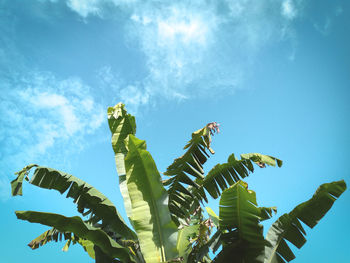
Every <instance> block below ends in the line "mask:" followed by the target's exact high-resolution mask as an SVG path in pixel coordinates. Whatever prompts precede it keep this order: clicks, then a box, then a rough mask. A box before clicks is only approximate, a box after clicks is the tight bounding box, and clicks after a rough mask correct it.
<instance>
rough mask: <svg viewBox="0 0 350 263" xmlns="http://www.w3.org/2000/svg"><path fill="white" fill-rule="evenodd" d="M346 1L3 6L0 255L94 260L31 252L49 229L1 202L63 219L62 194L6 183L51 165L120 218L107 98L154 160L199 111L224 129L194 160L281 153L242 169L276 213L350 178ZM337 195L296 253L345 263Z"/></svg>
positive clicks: (79, 253)
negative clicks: (133, 124) (274, 162)
mask: <svg viewBox="0 0 350 263" xmlns="http://www.w3.org/2000/svg"><path fill="white" fill-rule="evenodd" d="M349 12H350V4H349V2H348V1H339V0H334V1H322V2H321V1H316V0H283V1H277V0H266V1H252V0H236V1H229V0H220V1H197V0H192V1H183V0H181V1H176V2H174V1H152V0H150V1H139V0H130V1H126V0H119V1H117V0H90V1H83V0H62V1H60V0H31V1H29V0H28V1H19V0H3V1H1V2H0V90H1V92H0V98H1V104H0V125H1V129H0V149H1V150H0V156H1V158H0V167H1V169H0V206H1V208H2V224H1V225H0V230H1V233H2V235H1V241H2V246H1V247H2V249H1V257H2V259H3V260H2V261H4V262H8V263H17V262H23V261H26V262H29V263H31V262H33V263H34V262H43V261H45V260H50V261H51V262H53V263H54V262H63V261H65V262H73V261H75V260H80V261H85V262H92V261H91V260H90V259H89V257H88V256H87V254H85V253H84V252H83V250H82V249H81V248H80V247H78V246H76V247H72V248H71V249H70V251H69V252H66V253H65V252H61V247H62V246H63V243H62V244H49V245H46V246H44V247H42V248H40V249H38V250H36V251H31V250H30V249H29V248H28V247H27V246H26V244H27V243H28V242H29V241H30V240H31V239H32V238H34V237H36V236H38V235H39V234H40V233H42V232H43V231H45V230H46V227H44V226H41V225H35V224H29V223H26V222H21V221H18V220H16V219H15V215H14V211H15V210H38V211H47V212H58V213H62V214H64V215H67V216H72V215H76V209H75V205H74V204H72V203H71V201H70V200H67V199H65V198H64V197H62V196H60V195H59V194H58V193H55V192H50V191H45V190H42V189H37V188H34V187H33V186H30V185H25V186H24V196H23V197H16V198H11V197H10V188H9V184H10V181H11V180H12V179H13V178H14V175H13V173H14V172H15V171H18V170H20V169H21V168H22V167H23V166H25V165H26V164H29V163H38V164H40V165H43V166H49V167H53V168H56V169H59V170H62V171H66V172H69V173H72V174H74V175H75V176H78V177H80V178H81V179H83V180H85V181H87V182H89V183H90V184H92V185H94V186H95V187H97V188H98V189H99V190H101V191H102V192H103V193H105V194H106V195H107V196H108V197H109V198H110V199H111V200H113V201H114V202H115V204H116V205H117V206H118V207H119V208H120V209H119V210H120V212H121V213H122V214H123V215H125V212H124V210H123V208H122V201H121V197H120V193H119V190H118V185H117V175H116V171H115V165H114V157H113V151H112V148H111V146H110V133H109V129H108V125H107V121H106V108H107V106H112V105H115V104H116V103H118V102H120V101H123V102H124V103H125V104H126V107H127V109H129V111H130V112H132V113H133V114H135V115H136V117H137V125H138V133H137V135H138V137H139V138H141V139H145V140H146V141H147V144H148V149H149V150H150V152H151V153H152V155H153V157H154V159H155V161H156V163H157V164H158V168H159V170H160V171H164V170H165V169H166V167H167V166H168V165H169V164H170V163H171V162H172V160H173V159H174V158H176V157H178V156H179V155H181V154H182V147H183V146H184V145H185V143H186V141H187V140H188V139H189V138H190V134H191V132H193V131H194V130H197V129H199V128H201V127H203V126H204V125H205V124H206V123H208V122H211V121H217V122H219V123H220V124H221V133H220V134H219V135H217V136H215V138H214V141H213V148H214V149H215V151H216V154H215V155H214V156H213V158H211V159H210V161H209V162H208V165H207V166H206V167H207V171H208V170H209V169H210V168H211V167H212V166H213V165H215V164H216V163H223V162H225V161H226V160H227V157H228V155H229V154H231V153H235V154H236V155H238V154H241V153H248V152H260V153H265V154H270V155H274V156H276V157H279V158H281V159H283V160H284V166H283V167H282V168H280V169H277V168H269V169H261V170H258V171H257V172H256V173H254V174H253V175H252V176H251V177H250V178H248V180H247V181H248V183H249V187H250V188H251V189H253V190H255V191H256V192H257V198H258V203H259V204H260V205H263V206H272V205H276V206H277V207H278V214H277V215H278V216H280V215H282V214H283V213H285V212H289V211H290V210H291V209H293V208H294V207H295V206H296V205H297V204H299V203H300V202H303V201H305V200H307V199H309V198H310V197H311V196H312V194H313V193H314V191H315V190H316V188H317V187H318V186H319V185H320V184H322V183H325V182H330V181H335V180H340V179H345V181H346V182H347V183H348V184H350V180H349V170H348V168H347V167H346V164H347V161H348V158H347V156H348V154H347V150H348V148H349V146H350V137H349V134H350V126H349V113H350V104H349V101H350V91H349V88H350V48H349V47H350V37H349V34H348V32H349V30H350V15H349ZM348 192H349V191H347V192H345V193H344V194H343V196H342V197H341V198H340V199H339V200H338V201H337V202H336V203H335V205H334V207H333V208H332V210H331V211H330V212H329V213H328V214H327V215H326V217H325V218H324V219H322V221H321V222H320V223H319V225H317V226H316V227H315V229H313V230H309V229H308V230H309V231H307V233H308V235H307V239H308V242H307V243H306V245H305V246H304V247H303V248H302V249H301V250H300V251H298V250H295V254H296V256H297V258H296V260H295V261H294V262H297V263H304V262H305V263H306V262H339V263H342V262H349V261H350V252H349V249H348V247H349V243H350V242H349V240H348V236H349V235H350V227H349V225H348V216H349V215H350V214H349V213H350V212H349V210H348V209H349V202H350V194H349V193H348ZM210 206H211V207H212V208H213V209H214V210H215V211H217V202H211V203H210ZM275 219H277V217H275ZM272 222H273V220H270V221H269V222H267V224H266V227H268V226H269V224H271V223H272Z"/></svg>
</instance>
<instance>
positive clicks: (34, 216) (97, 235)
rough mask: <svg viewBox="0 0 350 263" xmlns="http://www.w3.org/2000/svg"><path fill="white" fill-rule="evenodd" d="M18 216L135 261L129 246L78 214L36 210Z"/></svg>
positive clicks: (126, 260) (17, 212)
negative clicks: (72, 234)
mask: <svg viewBox="0 0 350 263" xmlns="http://www.w3.org/2000/svg"><path fill="white" fill-rule="evenodd" d="M16 216H17V218H18V219H21V220H26V221H29V222H31V223H39V224H43V225H47V226H51V227H54V228H56V229H57V230H58V231H60V232H71V233H74V234H75V235H77V236H79V237H81V238H84V239H87V240H89V241H91V242H92V243H94V245H96V246H98V247H99V248H100V249H101V250H102V251H103V252H104V253H105V254H107V255H109V256H110V257H113V258H118V259H121V260H122V261H123V262H134V260H133V259H132V258H131V255H130V253H129V250H128V249H127V248H124V247H123V246H121V245H119V244H118V243H117V242H116V241H114V240H113V239H112V238H111V237H110V236H108V235H107V234H106V233H105V232H104V231H103V230H101V229H99V228H95V227H93V226H91V225H90V224H87V223H85V222H84V221H83V220H82V219H81V218H80V217H78V216H73V217H65V216H62V215H59V214H53V213H45V212H36V211H16Z"/></svg>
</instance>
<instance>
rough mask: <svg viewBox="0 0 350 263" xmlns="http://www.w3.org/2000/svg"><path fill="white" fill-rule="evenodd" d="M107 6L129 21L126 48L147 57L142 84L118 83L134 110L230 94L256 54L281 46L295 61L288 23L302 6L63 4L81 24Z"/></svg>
mask: <svg viewBox="0 0 350 263" xmlns="http://www.w3.org/2000/svg"><path fill="white" fill-rule="evenodd" d="M73 2H74V3H75V5H74V6H73V5H72V3H73ZM107 3H108V4H109V6H111V5H112V6H114V7H115V8H116V9H118V10H119V11H122V12H124V15H126V16H127V17H128V19H127V20H126V21H124V22H125V27H124V28H125V37H126V39H127V43H128V45H129V46H130V47H132V48H135V49H136V50H140V51H141V52H142V53H143V54H144V57H145V66H146V70H147V72H148V74H146V77H144V76H142V77H141V78H140V79H136V80H135V81H134V82H133V83H123V85H124V87H123V88H121V89H120V91H122V92H121V93H120V94H121V96H122V99H124V100H128V102H129V103H131V104H133V105H135V107H137V106H136V105H144V104H147V103H149V102H150V101H151V100H153V101H154V100H157V98H168V99H169V98H171V99H177V100H185V99H189V98H192V97H198V96H207V94H208V92H210V94H211V95H215V96H218V95H220V94H221V93H222V91H225V92H235V90H237V89H239V88H241V87H242V86H243V83H244V80H245V75H247V74H249V73H248V72H247V68H248V67H250V66H251V65H252V64H254V62H255V59H256V58H257V56H258V55H259V52H260V51H261V50H262V49H263V48H264V47H266V46H268V45H270V44H273V43H276V42H278V41H286V42H290V46H291V51H290V52H291V53H290V54H286V56H287V57H289V58H290V59H291V60H293V59H294V58H295V48H296V34H295V31H294V29H293V24H292V23H293V20H295V18H296V17H297V16H298V13H299V12H300V11H301V9H302V1H301V0H295V1H292V0H285V1H283V2H279V1H272V0H271V1H259V2H256V1H252V0H238V1H228V0H221V1H190V2H189V1H176V2H174V1H163V2H159V1H136V0H135V1H113V0H109V1H108V0H105V1H98V0H95V1H92V2H91V5H90V6H89V5H88V4H87V2H86V1H79V0H74V1H73V0H70V1H69V2H68V5H69V6H70V7H71V8H72V9H73V10H74V11H76V12H78V13H79V14H80V15H81V16H82V17H84V18H86V17H88V16H89V15H98V16H99V17H101V18H103V17H104V14H106V13H108V9H106V4H107ZM81 10H91V11H88V12H86V11H81ZM106 17H108V19H109V18H110V16H108V15H107V16H106ZM106 74H107V76H109V75H110V72H106ZM118 81H120V78H118ZM128 95H129V97H128ZM141 95H142V96H141Z"/></svg>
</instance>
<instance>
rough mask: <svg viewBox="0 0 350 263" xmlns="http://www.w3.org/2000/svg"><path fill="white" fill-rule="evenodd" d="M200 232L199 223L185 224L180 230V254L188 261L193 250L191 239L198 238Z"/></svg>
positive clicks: (178, 241)
mask: <svg viewBox="0 0 350 263" xmlns="http://www.w3.org/2000/svg"><path fill="white" fill-rule="evenodd" d="M198 233H199V224H197V225H191V226H185V227H184V228H182V229H180V230H179V234H178V238H177V244H176V247H177V250H178V251H179V256H180V257H183V258H184V262H187V258H188V255H189V254H190V253H191V251H192V243H193V241H192V242H191V239H194V238H196V236H198Z"/></svg>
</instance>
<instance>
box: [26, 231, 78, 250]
mask: <svg viewBox="0 0 350 263" xmlns="http://www.w3.org/2000/svg"><path fill="white" fill-rule="evenodd" d="M71 237H72V233H70V232H60V231H59V230H57V229H56V228H51V229H49V230H47V231H45V232H44V233H42V234H41V235H39V236H38V237H36V238H35V239H33V240H32V241H30V242H29V244H28V246H29V247H30V248H31V249H37V248H39V247H40V246H43V245H45V244H47V243H48V242H50V241H55V242H58V241H62V239H63V240H71Z"/></svg>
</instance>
